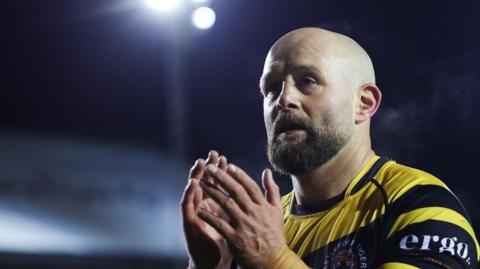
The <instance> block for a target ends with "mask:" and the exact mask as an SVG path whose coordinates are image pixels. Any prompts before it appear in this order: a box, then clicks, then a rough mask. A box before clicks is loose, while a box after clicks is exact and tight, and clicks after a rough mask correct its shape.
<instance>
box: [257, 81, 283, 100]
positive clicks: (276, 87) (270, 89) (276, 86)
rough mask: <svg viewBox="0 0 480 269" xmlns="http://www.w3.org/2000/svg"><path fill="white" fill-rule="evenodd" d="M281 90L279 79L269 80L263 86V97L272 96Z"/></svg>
mask: <svg viewBox="0 0 480 269" xmlns="http://www.w3.org/2000/svg"><path fill="white" fill-rule="evenodd" d="M281 90H282V82H281V81H274V82H271V83H269V84H267V85H265V87H264V88H263V91H262V93H263V96H265V97H272V96H275V95H277V94H278V93H279V92H280V91H281Z"/></svg>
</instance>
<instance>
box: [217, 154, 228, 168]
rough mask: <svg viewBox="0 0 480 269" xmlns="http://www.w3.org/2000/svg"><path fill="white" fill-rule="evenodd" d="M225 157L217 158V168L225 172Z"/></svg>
mask: <svg viewBox="0 0 480 269" xmlns="http://www.w3.org/2000/svg"><path fill="white" fill-rule="evenodd" d="M227 164H228V162H227V157H225V156H223V155H222V156H220V157H219V158H218V168H220V169H222V170H226V169H227Z"/></svg>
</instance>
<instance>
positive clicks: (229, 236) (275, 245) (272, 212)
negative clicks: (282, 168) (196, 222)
mask: <svg viewBox="0 0 480 269" xmlns="http://www.w3.org/2000/svg"><path fill="white" fill-rule="evenodd" d="M206 172H207V173H208V175H209V176H211V178H213V180H214V183H215V184H212V183H211V182H209V181H207V180H201V181H200V186H201V188H202V190H203V191H204V192H205V193H206V194H208V196H209V197H210V198H211V199H212V200H213V201H214V202H215V203H216V204H217V205H218V206H220V208H221V209H222V211H223V212H221V213H218V212H219V211H218V210H216V211H214V210H209V208H208V207H200V208H198V210H197V215H198V217H200V219H202V220H203V221H205V222H206V223H208V224H209V225H210V226H211V227H213V228H214V229H215V230H216V231H217V232H218V233H219V234H220V235H221V236H222V237H223V238H224V239H225V240H226V242H227V245H228V248H229V249H230V252H231V254H232V256H233V257H234V258H235V260H236V262H237V263H239V264H240V265H241V266H242V268H263V267H264V266H265V264H266V263H267V262H268V259H269V258H270V257H271V256H272V255H273V254H274V253H275V251H276V250H278V249H280V248H281V247H282V246H283V245H285V234H284V228H283V213H282V207H281V203H280V192H279V187H278V185H277V184H276V183H275V181H274V180H273V178H272V172H271V171H270V170H269V169H265V170H264V171H263V174H262V183H263V187H264V189H265V193H264V194H262V192H261V190H260V188H259V187H258V185H257V184H256V183H255V181H254V180H253V179H252V178H251V177H250V176H249V175H247V174H246V173H245V172H244V171H243V170H242V169H240V168H239V167H237V166H235V165H233V164H229V165H228V166H227V168H226V169H219V167H218V166H216V165H213V164H209V165H208V166H207V169H206ZM219 186H220V187H219Z"/></svg>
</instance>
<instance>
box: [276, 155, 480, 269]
mask: <svg viewBox="0 0 480 269" xmlns="http://www.w3.org/2000/svg"><path fill="white" fill-rule="evenodd" d="M294 195H295V194H294V192H293V191H292V192H290V193H289V194H287V195H285V196H283V197H282V206H283V209H284V212H285V214H284V220H285V233H286V237H287V244H288V246H289V247H290V248H291V249H292V250H293V251H294V252H295V253H297V255H298V256H300V257H301V258H302V259H303V261H304V262H305V263H306V264H307V265H308V266H310V267H312V268H378V267H380V268H381V267H382V266H386V265H389V267H388V268H477V265H478V260H479V245H478V242H477V239H476V237H475V234H474V231H473V228H472V226H471V224H470V221H469V217H468V215H467V212H466V211H465V209H464V208H463V206H462V204H461V203H460V201H459V200H458V199H457V198H456V196H455V195H454V194H453V193H452V192H451V191H450V190H449V189H448V187H447V186H446V185H445V184H444V183H443V182H442V181H440V180H439V179H437V178H436V177H434V176H432V175H430V174H428V173H426V172H423V171H420V170H417V169H413V168H410V167H407V166H404V165H400V164H398V163H396V162H394V161H391V160H388V159H385V158H380V157H379V156H374V157H373V158H372V159H371V160H370V161H369V162H368V163H367V165H366V166H365V167H364V168H363V169H362V170H361V171H360V172H359V173H358V174H357V175H356V177H355V178H354V179H353V180H352V181H351V183H350V184H349V186H348V187H347V189H346V190H345V192H344V193H342V194H341V195H339V196H337V197H334V198H331V199H328V200H327V201H324V202H323V203H321V204H318V205H314V206H309V207H302V206H299V205H297V204H296V203H295V197H294Z"/></svg>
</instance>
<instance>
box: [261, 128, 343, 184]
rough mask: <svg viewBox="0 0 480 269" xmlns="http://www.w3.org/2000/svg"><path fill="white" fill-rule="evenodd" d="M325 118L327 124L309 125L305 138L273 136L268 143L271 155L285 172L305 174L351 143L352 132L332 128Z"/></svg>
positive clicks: (274, 164)
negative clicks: (300, 139) (319, 125)
mask: <svg viewBox="0 0 480 269" xmlns="http://www.w3.org/2000/svg"><path fill="white" fill-rule="evenodd" d="M329 123H330V122H325V123H324V124H323V125H322V126H324V128H315V127H314V126H311V125H307V124H305V122H304V124H305V125H306V126H305V127H306V129H305V131H306V133H307V138H306V139H305V141H301V142H292V141H288V139H285V140H279V139H278V137H275V136H273V135H271V136H270V138H269V141H268V147H267V154H268V159H269V161H270V163H271V165H272V166H273V168H274V169H275V171H277V172H278V173H280V174H283V175H304V174H306V173H308V172H309V171H312V170H313V169H315V168H317V167H320V166H321V165H323V164H324V163H326V162H328V161H329V160H330V159H332V158H333V157H334V156H335V155H337V153H338V152H339V151H340V150H341V149H342V148H343V147H344V146H345V145H346V144H347V143H348V141H349V140H350V138H351V132H348V131H346V130H338V129H335V128H331V126H330V125H331V124H329Z"/></svg>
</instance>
